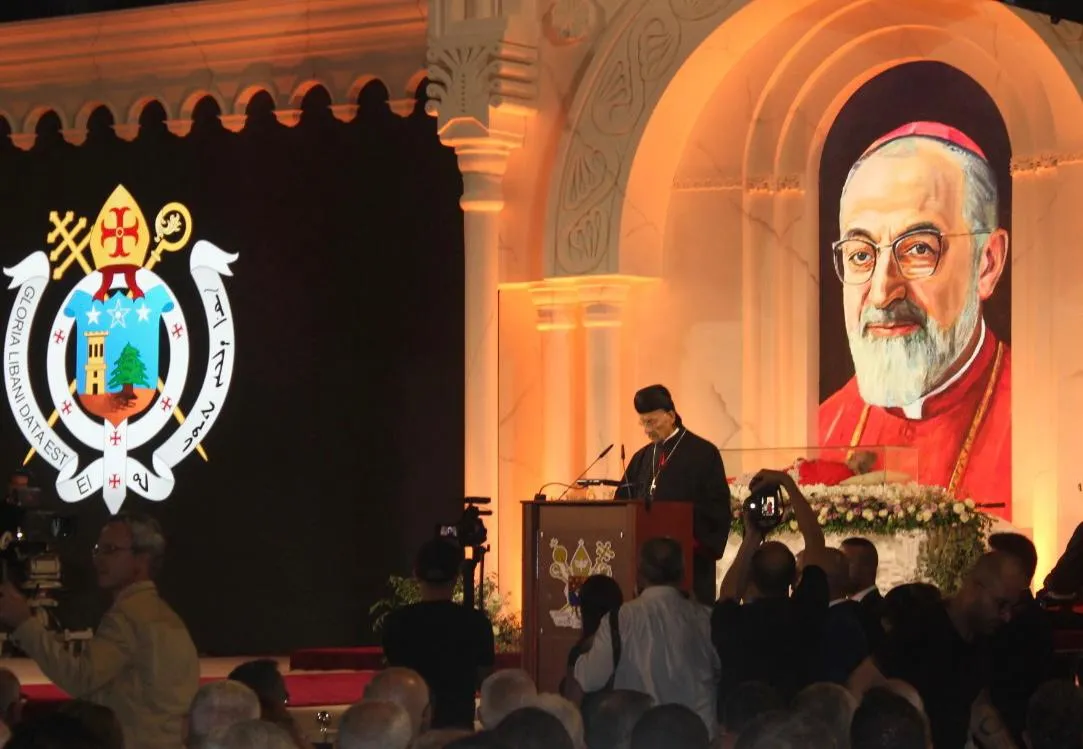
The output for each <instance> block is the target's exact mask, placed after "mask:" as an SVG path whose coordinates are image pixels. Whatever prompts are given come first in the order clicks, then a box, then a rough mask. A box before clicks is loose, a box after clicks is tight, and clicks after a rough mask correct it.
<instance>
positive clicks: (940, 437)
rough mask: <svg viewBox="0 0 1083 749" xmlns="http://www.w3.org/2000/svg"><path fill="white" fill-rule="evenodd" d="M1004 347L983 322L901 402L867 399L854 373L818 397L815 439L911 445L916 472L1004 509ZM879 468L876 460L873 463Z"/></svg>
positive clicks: (1008, 449)
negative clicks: (937, 380)
mask: <svg viewBox="0 0 1083 749" xmlns="http://www.w3.org/2000/svg"><path fill="white" fill-rule="evenodd" d="M1011 380H1012V371H1011V354H1010V352H1009V350H1008V346H1007V345H1006V344H1004V343H1003V342H1001V341H998V340H997V339H996V337H995V336H994V335H993V333H992V331H990V330H989V329H988V328H985V327H984V325H983V332H982V340H981V342H980V344H979V346H978V350H977V352H976V353H975V354H974V355H973V358H972V359H971V360H970V361H969V362H968V364H967V365H966V366H965V367H964V368H963V369H962V370H961V371H960V372H959V374H957V375H956V376H955V377H954V378H953V379H952V380H949V381H948V382H947V383H945V385H943V386H941V387H940V388H937V389H936V390H934V391H933V392H932V393H930V394H929V395H927V396H925V397H924V398H922V399H921V400H920V401H919V402H918V403H914V404H910V405H909V406H907V407H906V408H905V409H903V408H882V407H880V406H870V405H869V404H867V403H865V402H864V401H863V400H862V399H861V395H860V394H859V393H858V389H857V379H856V377H855V378H852V379H851V380H850V381H849V382H847V383H846V385H845V386H844V387H843V388H842V389H841V390H839V391H838V392H836V393H835V394H834V395H832V396H831V397H830V398H828V399H827V400H826V401H824V402H823V403H822V404H820V444H821V445H823V446H825V447H827V446H835V445H849V446H850V447H857V446H860V445H869V446H873V445H888V446H908V447H914V448H917V459H918V474H919V475H918V477H917V480H918V481H919V482H920V483H922V484H926V485H936V486H943V487H946V488H947V489H948V490H950V491H952V492H953V493H954V494H955V496H957V497H959V498H961V499H966V498H970V499H973V500H974V501H975V502H1003V503H1004V505H1005V506H1004V508H1003V509H996V510H993V511H992V512H993V513H994V514H996V515H1002V516H1004V517H1010V511H1011V504H1010V503H1011V492H1012V481H1011V475H1012V474H1011V458H1012V425H1011ZM877 467H878V468H879V467H881V466H877Z"/></svg>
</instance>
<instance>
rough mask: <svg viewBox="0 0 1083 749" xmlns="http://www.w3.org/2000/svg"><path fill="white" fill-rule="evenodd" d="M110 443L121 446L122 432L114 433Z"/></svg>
mask: <svg viewBox="0 0 1083 749" xmlns="http://www.w3.org/2000/svg"><path fill="white" fill-rule="evenodd" d="M109 441H110V442H112V443H113V444H114V445H119V444H120V432H113V434H112V436H111V437H110V438H109Z"/></svg>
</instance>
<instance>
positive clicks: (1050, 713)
mask: <svg viewBox="0 0 1083 749" xmlns="http://www.w3.org/2000/svg"><path fill="white" fill-rule="evenodd" d="M1024 738H1025V739H1026V741H1027V746H1028V747H1029V749H1068V747H1073V749H1078V747H1079V746H1080V745H1081V744H1083V695H1081V694H1080V691H1079V688H1078V687H1076V686H1075V685H1074V684H1072V683H1071V682H1069V681H1061V680H1057V681H1049V682H1046V683H1045V684H1043V685H1042V686H1040V687H1039V688H1038V690H1037V691H1036V692H1035V693H1034V695H1033V696H1032V697H1031V698H1030V703H1029V705H1028V706H1027V723H1026V731H1025V733H1024Z"/></svg>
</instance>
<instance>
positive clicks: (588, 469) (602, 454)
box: [557, 442, 613, 500]
mask: <svg viewBox="0 0 1083 749" xmlns="http://www.w3.org/2000/svg"><path fill="white" fill-rule="evenodd" d="M612 449H613V443H612V442H610V443H609V447H607V448H606V449H604V450H602V451H601V452H600V453H598V457H597V458H595V459H594V461H593V462H592V463H591V464H590V465H589V466H587V467H586V468H585V469H584V470H583V472H582V473H581V474H579V475H578V476H576V477H575V480H574V481H572V486H575V485H576V484H578V483H579V479H581V478H583V477H584V476H586V475H587V474H588V473H590V469H591V468H593V467H594V466H596V465H598V461H600V460H601V459H602V458H604V457H605V456H606V455H609V451H610V450H612ZM571 488H572V487H571V486H569V487H568V488H567V489H565V490H564V491H562V492H561V493H560V496H559V497H557V500H561V499H564V495H565V494H567V493H568V490H569V489H571Z"/></svg>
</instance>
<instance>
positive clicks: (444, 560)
mask: <svg viewBox="0 0 1083 749" xmlns="http://www.w3.org/2000/svg"><path fill="white" fill-rule="evenodd" d="M463 558H464V554H463V550H462V547H460V546H459V545H458V544H457V543H455V542H454V541H450V540H448V539H446V538H433V539H430V540H428V541H426V542H425V543H424V544H422V546H421V548H420V549H419V550H418V552H417V556H416V557H415V558H414V577H416V578H417V579H418V580H419V581H420V582H422V583H427V584H429V585H438V586H454V584H455V580H456V579H458V576H459V571H460V570H461V569H462V564H463Z"/></svg>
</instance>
